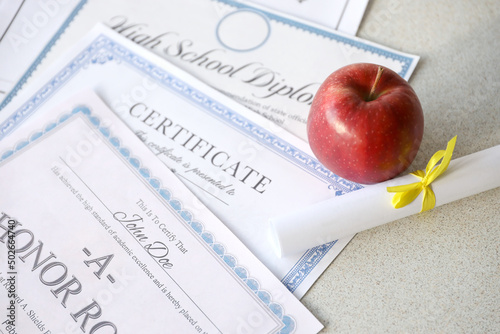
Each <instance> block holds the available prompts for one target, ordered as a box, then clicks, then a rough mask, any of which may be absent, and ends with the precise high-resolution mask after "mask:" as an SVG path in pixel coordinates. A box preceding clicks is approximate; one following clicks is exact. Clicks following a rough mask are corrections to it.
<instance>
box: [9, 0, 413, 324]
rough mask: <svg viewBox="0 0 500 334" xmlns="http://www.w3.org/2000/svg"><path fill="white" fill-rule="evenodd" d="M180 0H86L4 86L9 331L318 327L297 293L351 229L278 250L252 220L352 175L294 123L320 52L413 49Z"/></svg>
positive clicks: (347, 186)
mask: <svg viewBox="0 0 500 334" xmlns="http://www.w3.org/2000/svg"><path fill="white" fill-rule="evenodd" d="M186 1H187V2H186ZM186 1H184V2H177V1H166V2H164V3H162V4H158V3H157V2H156V1H146V2H141V3H140V4H138V3H137V2H131V1H130V2H129V3H128V6H125V5H124V4H123V3H124V2H123V1H107V2H106V5H103V4H102V3H101V2H99V1H89V2H88V3H87V4H85V6H84V7H83V9H81V11H80V12H79V13H78V14H77V15H76V16H75V17H74V22H72V23H71V24H70V25H69V27H68V28H67V29H66V30H65V32H64V33H63V34H62V35H61V37H60V39H59V41H58V42H57V44H56V45H55V46H54V47H53V48H52V51H51V52H50V53H48V54H47V58H46V60H45V62H44V63H42V65H41V67H40V69H39V70H38V71H37V72H36V73H34V75H33V79H30V82H29V84H28V85H25V86H23V83H22V82H19V83H18V84H16V86H15V87H16V88H14V91H13V92H14V93H12V94H11V95H9V96H8V97H7V98H6V99H5V100H4V103H3V109H2V110H1V111H0V175H2V176H6V177H2V178H0V187H2V189H7V191H4V192H1V194H0V203H1V205H2V207H0V211H1V212H2V213H1V216H0V217H1V218H0V226H2V227H4V228H5V229H8V228H9V226H12V229H13V231H15V233H16V235H17V238H16V242H17V243H18V244H17V245H16V249H17V255H16V263H15V270H14V271H15V272H17V279H18V280H19V283H18V284H17V286H18V288H19V291H18V293H17V297H16V301H15V302H16V305H17V311H18V316H19V321H18V323H17V325H18V326H19V327H18V332H22V333H24V332H26V333H28V332H33V331H34V329H35V328H36V326H41V325H40V324H43V327H44V330H42V329H41V328H40V327H38V328H39V329H40V331H42V332H45V331H50V332H52V333H57V332H65V331H66V332H70V331H71V328H77V329H78V328H79V329H80V330H81V331H82V332H83V331H84V330H85V331H89V332H92V330H94V331H96V332H99V331H98V330H100V329H101V328H102V332H105V330H107V331H108V332H109V333H113V332H117V331H118V328H120V330H124V329H122V328H125V329H126V330H127V331H130V332H134V333H140V332H148V333H160V332H165V328H169V329H171V332H172V333H190V332H192V333H219V332H221V333H251V332H255V333H292V332H294V333H317V332H318V331H319V330H320V329H321V328H322V325H321V324H320V323H319V322H318V321H317V320H316V319H315V318H314V316H312V315H311V314H310V313H309V312H308V311H307V310H306V309H305V308H304V307H303V306H302V305H301V304H300V302H299V301H298V299H297V298H296V297H298V298H300V297H302V296H303V295H304V294H305V293H306V292H307V290H308V289H309V288H310V287H311V286H312V284H313V283H314V282H315V281H316V279H317V278H318V277H319V275H321V273H322V272H323V271H324V270H325V269H326V267H327V266H328V265H329V264H330V263H331V262H332V261H333V259H334V258H335V257H336V256H337V255H338V254H339V253H340V251H341V250H342V249H343V247H345V245H346V244H347V243H348V242H349V240H350V239H351V238H352V236H348V237H346V238H344V239H341V240H336V241H333V242H330V243H328V244H325V245H321V246H317V247H314V248H312V249H309V250H307V251H305V252H303V253H301V254H296V255H294V256H289V257H285V258H279V257H277V256H276V255H275V253H274V251H273V247H272V244H271V243H270V241H269V236H268V233H269V228H268V225H267V221H268V218H269V217H271V216H276V215H278V214H280V213H283V212H287V211H291V210H295V209H297V208H300V207H306V206H308V205H310V204H312V203H316V202H319V201H322V200H326V199H329V198H332V197H335V196H340V195H343V194H345V193H348V192H351V191H354V190H357V189H360V188H361V186H360V185H358V184H355V183H352V182H349V181H347V180H344V179H342V178H339V177H338V176H336V175H335V174H333V173H331V172H329V171H328V170H326V169H325V168H324V167H323V166H322V165H321V164H320V163H319V162H318V161H317V160H316V159H315V158H314V156H313V155H312V153H311V151H310V150H309V147H308V145H307V143H306V142H305V141H303V140H301V139H300V138H298V137H296V136H295V135H297V136H299V137H304V130H305V121H304V120H305V119H306V117H307V112H308V105H309V103H310V100H311V99H312V97H313V95H314V92H315V89H316V88H317V86H318V85H319V83H320V82H321V81H322V79H323V78H325V77H326V76H327V75H328V74H330V72H331V71H333V70H334V69H336V68H338V67H340V66H342V65H344V64H347V63H350V62H354V61H371V62H377V63H382V64H384V65H386V66H388V67H392V68H393V69H395V70H397V71H398V72H399V73H400V74H401V75H402V76H403V77H405V78H409V76H410V75H411V73H412V71H413V69H414V68H415V66H416V63H417V61H418V57H415V56H411V55H406V54H402V53H399V52H397V51H394V50H390V49H388V48H385V47H382V46H378V45H375V44H372V43H369V42H366V41H363V40H360V39H357V38H354V37H349V36H348V35H343V34H339V33H336V32H334V31H332V30H328V29H326V28H321V27H320V26H316V25H314V24H309V23H305V22H302V21H300V22H299V21H296V20H295V19H293V18H291V17H289V16H284V15H281V14H277V13H276V12H273V11H270V10H262V9H257V8H253V7H251V6H249V5H247V4H245V3H240V2H234V1H219V0H214V1H210V0H196V1H195V0H186ZM149 2H150V3H149ZM190 2H192V3H190ZM195 4H196V5H195ZM148 5H150V6H148ZM155 9H156V10H155ZM99 22H102V23H99ZM243 22H245V23H246V24H252V25H253V24H255V25H256V26H255V27H256V29H249V28H248V26H246V27H243V26H239V24H241V23H243ZM88 30H90V32H88ZM254 31H255V34H254V33H253V32H254ZM242 32H245V33H244V34H242ZM292 40H293V41H294V42H293V43H291V41H292ZM303 50H308V52H303ZM16 94H17V95H16ZM241 103H243V104H244V105H242V104H241ZM263 116H264V117H263ZM294 134H295V135H294ZM14 222H15V226H14V225H13V224H14ZM5 261H6V256H3V257H2V259H1V260H0V264H2V268H0V279H2V278H3V279H6V278H7V277H6V276H7V275H6V274H5V272H6V270H5V265H4V264H5ZM27 287H32V288H27ZM89 314H90V315H91V316H88V315H89ZM2 326H4V327H2V330H4V329H5V330H6V328H7V327H6V326H7V325H6V324H3V325H2Z"/></svg>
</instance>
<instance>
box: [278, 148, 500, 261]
mask: <svg viewBox="0 0 500 334" xmlns="http://www.w3.org/2000/svg"><path fill="white" fill-rule="evenodd" d="M499 168H500V145H498V146H495V147H492V148H489V149H486V150H484V151H480V152H477V153H474V154H471V155H467V156H464V157H461V158H458V159H454V160H452V161H451V162H450V164H449V166H448V169H447V170H446V171H445V172H444V173H443V174H442V175H440V177H439V178H437V179H435V180H434V182H433V183H432V190H433V191H434V195H435V198H436V203H435V206H440V205H443V204H446V203H450V202H453V201H456V200H459V199H462V198H465V197H468V196H472V195H475V194H478V193H481V192H484V191H487V190H490V189H494V188H496V187H500V172H499ZM415 180H416V179H415V176H414V175H411V174H408V175H405V176H402V177H398V178H395V179H392V180H389V181H385V182H381V183H378V184H375V185H370V186H366V187H365V188H363V189H360V190H357V191H353V192H351V193H348V194H345V195H342V196H339V197H334V198H331V199H328V200H325V201H323V202H319V203H316V204H313V205H311V206H308V207H305V208H303V209H301V210H298V211H295V212H289V213H287V214H284V215H282V216H278V217H273V218H270V219H269V223H270V235H271V242H272V243H273V244H274V245H275V249H276V253H277V254H278V256H280V257H284V256H287V255H290V254H295V253H299V252H303V251H305V250H307V249H309V248H312V247H315V246H318V245H322V244H325V243H327V242H331V241H334V240H337V239H341V238H343V237H347V236H352V235H354V234H356V233H358V232H361V231H364V230H367V229H370V228H373V227H376V226H379V225H382V224H386V223H389V222H392V221H395V220H397V219H401V218H404V217H408V216H411V215H413V214H417V213H419V212H420V211H421V209H422V196H423V194H420V195H419V196H418V197H417V198H416V199H415V200H414V201H413V202H411V203H409V204H407V205H406V206H404V207H401V208H398V209H395V208H394V207H393V206H392V204H391V200H392V197H393V196H394V194H393V193H390V192H388V191H387V188H388V187H395V186H400V185H407V184H411V183H414V182H415Z"/></svg>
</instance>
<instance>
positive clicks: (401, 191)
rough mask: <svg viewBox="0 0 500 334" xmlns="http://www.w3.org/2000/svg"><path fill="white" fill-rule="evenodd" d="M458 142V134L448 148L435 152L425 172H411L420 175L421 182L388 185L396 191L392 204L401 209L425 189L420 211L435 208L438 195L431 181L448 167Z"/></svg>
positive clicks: (390, 190) (392, 190)
mask: <svg viewBox="0 0 500 334" xmlns="http://www.w3.org/2000/svg"><path fill="white" fill-rule="evenodd" d="M456 142H457V136H455V137H453V138H452V139H451V140H450V141H449V142H448V145H447V146H446V150H440V151H437V152H436V153H434V155H433V156H432V158H431V159H430V160H429V162H428V163H427V167H426V168H425V172H424V171H423V170H417V171H416V172H413V173H410V174H412V175H415V176H416V177H418V178H419V179H420V182H415V183H411V184H406V185H401V186H395V187H387V191H388V192H391V193H396V194H394V196H393V198H392V206H393V207H394V208H396V209H399V208H402V207H404V206H406V205H408V204H410V203H411V202H413V201H414V200H415V198H417V197H418V195H419V194H420V193H421V192H422V191H424V196H423V200H422V210H420V212H424V211H427V210H430V209H432V208H434V206H435V205H436V195H434V192H433V191H432V188H431V183H432V182H433V181H434V180H435V179H436V178H437V177H438V176H440V175H441V174H443V173H444V171H445V170H446V169H447V168H448V165H449V164H450V161H451V155H452V154H453V150H454V149H455V143H456ZM441 159H443V161H442V162H441V164H440V165H439V166H438V167H437V168H435V167H436V165H437V163H438V162H439V160H441Z"/></svg>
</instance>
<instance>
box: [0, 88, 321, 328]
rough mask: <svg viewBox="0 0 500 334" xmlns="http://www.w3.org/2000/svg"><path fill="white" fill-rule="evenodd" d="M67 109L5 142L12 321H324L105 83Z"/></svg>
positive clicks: (170, 324)
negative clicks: (111, 103)
mask: <svg viewBox="0 0 500 334" xmlns="http://www.w3.org/2000/svg"><path fill="white" fill-rule="evenodd" d="M69 105H74V106H76V107H73V108H70V107H68V106H69ZM54 114H57V115H58V117H57V118H54V119H52V120H50V119H49V118H47V119H44V120H43V121H42V122H43V123H40V124H38V125H39V127H38V130H34V129H33V128H30V129H29V130H31V131H30V136H28V137H25V138H21V137H16V139H17V141H16V143H17V144H16V145H15V146H13V147H12V148H10V149H7V150H5V148H4V146H3V145H2V153H1V155H0V156H1V157H0V174H1V175H2V178H1V179H0V187H1V188H2V192H0V203H1V204H0V205H1V208H0V228H1V229H2V234H1V235H0V246H1V251H0V284H1V285H2V287H3V288H5V289H6V290H7V291H8V292H9V294H8V298H5V297H2V299H1V300H2V302H1V303H2V308H3V309H4V310H5V309H7V310H8V315H9V317H8V318H7V320H5V316H4V315H2V322H1V323H0V331H1V332H3V333H14V332H16V333H45V334H52V333H54V334H55V333H251V332H258V333H292V332H293V333H317V332H318V331H319V330H320V329H321V327H322V326H321V324H320V323H319V322H318V321H317V320H316V319H315V318H314V317H313V316H312V315H311V314H310V313H309V312H308V311H307V310H306V309H305V307H304V306H303V305H302V304H300V302H299V301H298V300H297V299H296V298H295V297H294V296H293V295H292V294H291V293H290V292H288V291H287V290H286V288H285V287H284V286H283V285H282V284H281V283H280V282H279V281H278V280H277V279H276V278H275V277H274V275H272V274H271V273H270V272H269V271H268V270H267V269H266V268H265V267H264V266H263V265H262V264H261V263H260V262H259V261H258V260H257V259H256V258H255V257H254V256H253V255H252V254H251V253H250V251H248V249H246V248H245V247H244V246H243V244H242V243H241V242H240V241H239V240H238V239H237V238H236V237H235V236H234V235H233V234H232V233H231V232H230V231H229V230H228V229H227V228H226V227H225V226H224V225H223V224H222V223H221V222H220V220H218V219H217V218H216V217H215V216H214V215H213V214H212V213H211V212H210V211H209V210H207V209H206V208H205V207H204V206H203V205H201V204H200V203H199V201H198V200H197V199H196V198H195V197H194V195H193V194H192V193H191V192H190V191H189V190H188V189H187V188H186V187H185V186H184V185H183V184H182V183H181V182H180V181H179V180H178V179H177V178H176V177H175V176H174V175H173V174H172V173H171V172H170V171H169V169H168V168H167V167H166V166H165V165H164V164H163V163H161V162H160V160H158V159H157V158H156V157H155V156H154V154H153V153H151V151H150V150H148V149H147V147H146V146H145V145H143V143H142V142H141V141H140V140H138V139H137V137H136V136H134V134H133V132H131V131H130V129H128V128H127V127H126V126H125V125H124V124H123V123H121V121H120V120H119V119H118V118H117V117H116V116H115V115H114V114H113V113H112V112H110V111H109V110H108V109H107V107H106V106H105V105H104V104H103V103H102V102H100V101H99V99H97V98H96V97H95V95H91V94H88V93H83V94H82V95H79V96H78V97H76V98H75V99H73V100H71V101H69V102H68V103H67V104H66V105H65V106H62V107H60V108H56V109H54ZM46 116H49V114H46ZM3 232H5V233H3ZM6 246H7V248H6ZM4 293H5V291H4ZM10 305H13V307H10ZM4 306H5V307H4ZM9 307H10V309H9ZM4 314H5V313H4ZM14 328H15V329H14Z"/></svg>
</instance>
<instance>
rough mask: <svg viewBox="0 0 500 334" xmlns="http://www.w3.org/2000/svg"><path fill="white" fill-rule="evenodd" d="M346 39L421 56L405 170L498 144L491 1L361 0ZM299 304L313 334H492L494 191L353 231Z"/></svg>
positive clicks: (498, 87) (496, 322)
mask: <svg viewBox="0 0 500 334" xmlns="http://www.w3.org/2000/svg"><path fill="white" fill-rule="evenodd" d="M358 36H359V37H362V38H366V39H369V40H372V41H374V42H378V43H381V44H384V45H387V46H389V47H393V48H395V49H398V50H401V51H404V52H409V53H414V54H418V55H420V56H421V60H420V62H419V65H418V66H417V69H416V70H415V72H414V74H413V76H412V78H411V79H410V84H411V85H412V86H413V88H414V89H415V91H416V92H417V94H418V96H419V98H420V101H421V103H422V106H423V109H424V117H425V132H424V138H423V143H422V146H421V149H420V152H419V154H418V155H417V158H416V161H415V162H414V163H413V165H412V166H411V167H410V169H411V170H409V171H412V170H414V169H425V165H426V164H427V160H428V159H429V158H430V157H431V156H432V154H433V153H434V152H435V151H437V150H439V149H444V148H445V147H446V143H447V141H448V140H449V139H451V138H452V137H453V136H454V135H458V141H457V146H456V148H455V153H454V157H460V156H464V155H468V154H471V153H473V152H476V151H479V150H483V149H486V148H489V147H491V146H495V145H500V1H498V0H490V1H483V0H480V1H466V0H456V1H452V0H437V1H431V0H420V1H415V0H371V1H370V3H369V6H368V8H367V11H366V14H365V17H364V20H363V22H362V24H361V26H360V30H359V32H358ZM499 172H500V163H499ZM302 302H303V303H304V304H305V305H306V306H307V307H308V308H309V309H310V310H311V311H312V312H313V313H314V314H315V315H316V317H317V318H318V319H319V320H320V321H321V322H322V323H323V324H324V325H325V329H324V330H323V331H322V332H321V333H500V188H497V189H494V190H491V191H488V192H485V193H482V194H480V195H476V196H473V197H469V198H465V199H463V200H460V201H457V202H453V203H450V204H447V205H444V206H441V207H439V208H436V209H434V210H432V211H429V212H426V213H424V214H419V215H415V216H412V217H409V218H406V219H402V220H399V221H396V222H393V223H390V224H386V225H384V226H381V227H378V228H375V229H372V230H369V231H365V232H363V233H359V234H358V235H356V236H355V237H354V239H353V240H352V241H351V242H350V244H349V245H348V246H347V247H346V248H345V249H344V251H343V252H342V253H341V254H340V256H339V257H338V258H337V259H336V260H335V261H334V262H333V263H332V264H331V265H330V266H329V268H328V269H327V270H326V271H325V273H324V274H323V275H322V276H321V277H320V279H319V280H318V281H317V282H316V283H315V285H314V286H313V287H312V288H311V289H310V290H309V292H308V293H307V294H306V296H305V297H304V298H303V299H302Z"/></svg>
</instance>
